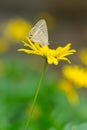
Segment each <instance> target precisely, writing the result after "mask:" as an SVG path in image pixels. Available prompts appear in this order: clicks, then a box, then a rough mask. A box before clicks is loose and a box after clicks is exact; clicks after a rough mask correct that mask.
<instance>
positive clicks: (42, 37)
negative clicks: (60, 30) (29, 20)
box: [29, 19, 49, 45]
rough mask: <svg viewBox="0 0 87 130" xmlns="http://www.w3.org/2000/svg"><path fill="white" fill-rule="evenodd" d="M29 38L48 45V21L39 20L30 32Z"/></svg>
mask: <svg viewBox="0 0 87 130" xmlns="http://www.w3.org/2000/svg"><path fill="white" fill-rule="evenodd" d="M29 38H30V39H31V40H32V41H33V42H37V43H39V44H40V45H48V44H49V43H48V30H47V25H46V21H45V20H44V19H41V20H39V21H38V22H37V23H36V24H35V26H34V27H33V28H32V29H31V31H30V33H29Z"/></svg>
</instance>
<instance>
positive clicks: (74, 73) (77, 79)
mask: <svg viewBox="0 0 87 130" xmlns="http://www.w3.org/2000/svg"><path fill="white" fill-rule="evenodd" d="M62 72H63V75H64V76H65V77H66V78H67V79H68V80H70V81H71V82H72V83H74V84H75V85H77V86H78V87H87V69H85V68H81V67H79V66H77V65H74V66H65V67H63V70H62Z"/></svg>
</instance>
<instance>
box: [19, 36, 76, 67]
mask: <svg viewBox="0 0 87 130" xmlns="http://www.w3.org/2000/svg"><path fill="white" fill-rule="evenodd" d="M26 39H27V42H25V41H23V43H24V46H26V47H29V49H19V50H18V51H24V52H25V53H27V54H35V55H40V56H42V57H44V58H46V59H47V62H48V64H52V63H53V64H55V65H57V64H58V63H59V61H60V60H66V61H68V62H69V63H71V62H70V60H69V59H68V58H67V57H66V56H68V55H71V54H73V53H74V52H76V51H75V50H74V49H72V50H70V46H71V43H68V44H67V45H66V46H65V47H57V48H56V49H50V48H49V47H48V46H47V45H45V46H41V45H40V44H38V43H33V42H32V41H31V40H30V39H29V38H28V37H26Z"/></svg>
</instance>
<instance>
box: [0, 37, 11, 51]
mask: <svg viewBox="0 0 87 130" xmlns="http://www.w3.org/2000/svg"><path fill="white" fill-rule="evenodd" d="M8 50H9V44H8V42H7V41H6V40H5V39H4V38H0V53H4V52H6V51H8Z"/></svg>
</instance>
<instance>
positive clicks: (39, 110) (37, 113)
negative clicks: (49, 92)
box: [26, 104, 42, 120]
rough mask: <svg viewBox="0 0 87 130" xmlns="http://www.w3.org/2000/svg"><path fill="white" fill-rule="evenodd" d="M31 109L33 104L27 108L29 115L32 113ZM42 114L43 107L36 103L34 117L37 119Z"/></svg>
mask: <svg viewBox="0 0 87 130" xmlns="http://www.w3.org/2000/svg"><path fill="white" fill-rule="evenodd" d="M30 109H31V106H30V105H29V106H28V107H27V109H26V112H27V115H28V114H29V113H30ZM41 114H42V111H41V107H40V106H39V105H38V104H36V105H35V108H34V111H33V114H32V119H33V120H37V119H38V118H39V117H40V116H41Z"/></svg>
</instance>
